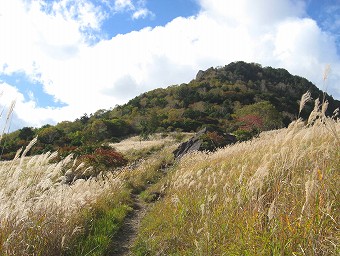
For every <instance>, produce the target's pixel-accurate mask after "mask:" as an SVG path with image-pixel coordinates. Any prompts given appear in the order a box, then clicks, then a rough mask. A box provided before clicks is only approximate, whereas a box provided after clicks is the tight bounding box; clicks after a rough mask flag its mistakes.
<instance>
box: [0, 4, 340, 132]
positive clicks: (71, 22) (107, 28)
mask: <svg viewBox="0 0 340 256" xmlns="http://www.w3.org/2000/svg"><path fill="white" fill-rule="evenodd" d="M0 34H1V35H2V36H1V38H2V40H0V91H1V92H3V93H2V96H1V99H0V106H1V107H2V108H8V106H9V105H10V103H11V102H12V100H16V107H15V114H14V118H13V123H12V125H11V127H12V130H15V129H19V128H21V127H23V126H41V125H44V124H46V123H52V124H54V123H57V122H60V121H63V120H70V121H72V120H74V119H75V118H78V117H80V116H81V115H83V114H84V113H88V114H90V113H94V112H95V111H97V110H99V109H110V108H112V107H114V106H115V105H116V104H123V103H126V102H127V101H128V100H129V99H131V98H133V97H135V96H137V95H139V94H140V93H143V92H145V91H148V90H151V89H154V88H157V87H167V86H169V85H172V84H180V83H183V82H189V81H190V80H191V79H193V78H194V77H195V75H196V73H197V71H198V70H200V69H203V70H204V69H207V68H209V67H211V66H221V65H222V66H223V65H226V64H228V63H230V62H232V61H237V60H243V61H248V62H258V63H260V64H262V65H263V66H272V67H282V68H286V69H287V70H288V71H289V72H291V73H292V74H295V75H300V76H303V77H306V78H307V79H309V80H311V81H312V82H314V83H315V84H316V85H317V86H318V87H319V88H321V89H323V87H325V84H324V82H323V81H322V75H323V74H322V73H323V69H324V68H325V66H326V65H327V64H330V65H331V69H332V71H331V73H330V75H329V79H328V81H327V91H328V92H329V93H330V94H332V95H333V96H334V97H335V98H337V99H340V87H339V83H338V81H340V57H339V56H340V0H323V1H320V0H275V1H267V0H257V1H253V0H239V1H232V0H58V1H54V0H1V1H0Z"/></svg>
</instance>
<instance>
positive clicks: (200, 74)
mask: <svg viewBox="0 0 340 256" xmlns="http://www.w3.org/2000/svg"><path fill="white" fill-rule="evenodd" d="M203 75H204V71H203V70H200V71H198V73H197V75H196V80H200V79H201V78H202V77H203Z"/></svg>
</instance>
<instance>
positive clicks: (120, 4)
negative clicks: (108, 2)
mask: <svg viewBox="0 0 340 256" xmlns="http://www.w3.org/2000/svg"><path fill="white" fill-rule="evenodd" d="M114 9H115V10H116V11H120V12H121V11H125V10H134V9H135V6H134V4H133V3H132V1H131V0H115V1H114Z"/></svg>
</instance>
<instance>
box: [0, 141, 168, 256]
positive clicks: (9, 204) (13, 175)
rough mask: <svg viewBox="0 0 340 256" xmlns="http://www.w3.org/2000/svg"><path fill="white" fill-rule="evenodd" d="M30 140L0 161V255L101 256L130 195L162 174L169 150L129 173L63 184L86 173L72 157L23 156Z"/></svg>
mask: <svg viewBox="0 0 340 256" xmlns="http://www.w3.org/2000/svg"><path fill="white" fill-rule="evenodd" d="M35 141H36V140H33V141H32V142H31V143H30V145H28V146H27V148H26V149H25V150H24V151H23V152H21V151H19V152H18V154H17V156H16V157H15V159H14V160H13V161H9V162H0V173H1V180H0V255H85V254H87V253H90V255H102V254H103V253H105V251H106V250H107V249H109V246H110V243H111V242H112V241H111V239H112V237H113V236H114V232H117V229H118V228H119V226H120V225H121V223H122V222H123V221H124V218H125V216H126V214H127V213H128V212H129V211H130V209H131V208H129V205H130V204H131V192H138V191H141V190H143V189H144V188H145V187H146V186H147V185H148V184H150V183H153V182H156V181H157V180H158V178H159V177H161V176H163V175H164V173H162V171H160V170H159V169H161V167H162V166H164V165H166V164H168V163H169V162H171V161H172V153H171V152H172V150H173V149H174V148H173V147H171V146H169V147H167V148H165V149H163V151H162V152H161V153H160V155H161V157H160V156H158V155H157V154H154V155H153V156H151V157H149V159H146V160H144V161H142V162H141V163H139V165H138V166H137V167H135V168H133V169H131V168H130V167H126V168H125V169H121V170H120V171H119V173H111V172H107V173H105V174H100V175H98V176H97V177H93V178H90V179H88V180H84V179H78V180H75V181H73V182H71V184H65V182H64V180H65V177H66V176H67V174H68V173H83V172H87V170H86V169H85V167H84V165H83V164H80V165H78V166H77V165H76V163H77V162H78V161H77V160H76V159H73V158H72V156H71V155H70V156H68V157H67V158H65V159H64V160H62V161H61V162H57V163H53V162H54V161H52V160H53V159H54V158H55V157H56V156H57V153H46V154H43V155H38V156H34V157H26V153H27V152H28V151H29V150H30V148H31V147H33V146H34V143H35ZM108 225H111V226H112V227H110V228H109V227H108ZM103 232H104V233H103Z"/></svg>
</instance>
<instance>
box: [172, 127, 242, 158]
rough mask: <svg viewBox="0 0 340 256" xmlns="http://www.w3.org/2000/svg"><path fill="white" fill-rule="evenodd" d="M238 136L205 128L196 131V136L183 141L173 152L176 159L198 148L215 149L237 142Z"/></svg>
mask: <svg viewBox="0 0 340 256" xmlns="http://www.w3.org/2000/svg"><path fill="white" fill-rule="evenodd" d="M236 141H237V140H236V137H235V136H234V135H231V134H221V133H217V132H210V131H208V129H207V128H204V129H202V130H200V131H199V132H197V133H196V135H195V136H193V137H192V138H190V139H189V140H188V141H186V142H183V143H182V144H181V145H179V147H178V148H177V149H176V150H175V151H174V152H173V154H174V156H175V158H176V159H179V158H181V157H182V156H184V155H185V154H187V153H190V152H192V151H196V150H209V151H213V150H215V149H217V148H219V147H223V146H225V145H228V144H232V143H235V142H236Z"/></svg>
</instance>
